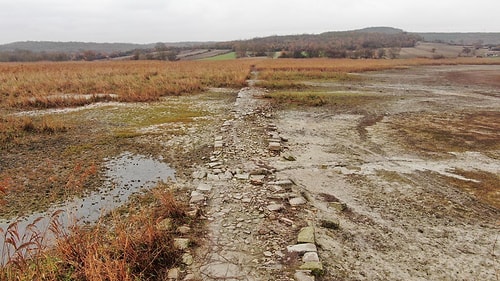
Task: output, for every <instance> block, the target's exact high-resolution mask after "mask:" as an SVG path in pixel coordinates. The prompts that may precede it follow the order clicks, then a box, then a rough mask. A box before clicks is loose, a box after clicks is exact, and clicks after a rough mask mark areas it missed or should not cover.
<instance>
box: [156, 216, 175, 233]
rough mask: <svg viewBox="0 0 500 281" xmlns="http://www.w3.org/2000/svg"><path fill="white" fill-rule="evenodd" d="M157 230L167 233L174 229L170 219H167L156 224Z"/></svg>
mask: <svg viewBox="0 0 500 281" xmlns="http://www.w3.org/2000/svg"><path fill="white" fill-rule="evenodd" d="M156 228H157V229H158V230H160V231H167V230H170V229H171V228H172V220H171V219H170V218H166V219H164V220H162V221H160V222H159V223H158V224H156Z"/></svg>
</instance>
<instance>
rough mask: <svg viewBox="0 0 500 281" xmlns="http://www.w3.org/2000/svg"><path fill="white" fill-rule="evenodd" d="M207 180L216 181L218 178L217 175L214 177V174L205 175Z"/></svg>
mask: <svg viewBox="0 0 500 281" xmlns="http://www.w3.org/2000/svg"><path fill="white" fill-rule="evenodd" d="M207 180H210V181H218V180H220V178H219V175H215V174H212V173H210V174H207Z"/></svg>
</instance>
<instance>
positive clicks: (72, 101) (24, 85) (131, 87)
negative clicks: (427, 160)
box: [0, 60, 251, 108]
mask: <svg viewBox="0 0 500 281" xmlns="http://www.w3.org/2000/svg"><path fill="white" fill-rule="evenodd" d="M250 65H251V61H250V60H248V61H246V60H245V61H222V62H209V61H204V62H199V61H198V62H193V61H190V62H154V61H153V62H152V61H139V62H132V61H128V62H65V63H47V62H44V63H28V64H11V63H3V64H0V95H1V96H2V99H1V100H0V106H3V107H21V108H26V107H36V108H49V107H62V106H80V105H84V104H89V103H92V102H96V101H102V100H104V101H105V100H118V101H126V102H129V101H134V102H136V101H138V102H145V101H155V100H158V98H159V97H161V96H167V95H181V94H185V93H194V92H200V91H202V90H204V89H206V88H208V87H242V86H244V85H245V84H246V79H247V78H248V76H249V72H250Z"/></svg>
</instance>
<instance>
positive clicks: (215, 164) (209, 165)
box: [208, 161, 222, 169]
mask: <svg viewBox="0 0 500 281" xmlns="http://www.w3.org/2000/svg"><path fill="white" fill-rule="evenodd" d="M221 166H222V162H220V161H216V162H210V163H208V167H210V168H212V169H213V168H220V167H221Z"/></svg>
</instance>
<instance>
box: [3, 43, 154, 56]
mask: <svg viewBox="0 0 500 281" xmlns="http://www.w3.org/2000/svg"><path fill="white" fill-rule="evenodd" d="M153 46H154V45H153ZM146 47H147V45H141V44H128V43H84V42H51V41H25V42H15V43H10V44H5V45H0V51H3V52H5V51H16V50H27V51H31V52H62V53H75V52H80V51H94V52H102V53H112V52H127V51H130V50H134V49H143V48H146Z"/></svg>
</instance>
